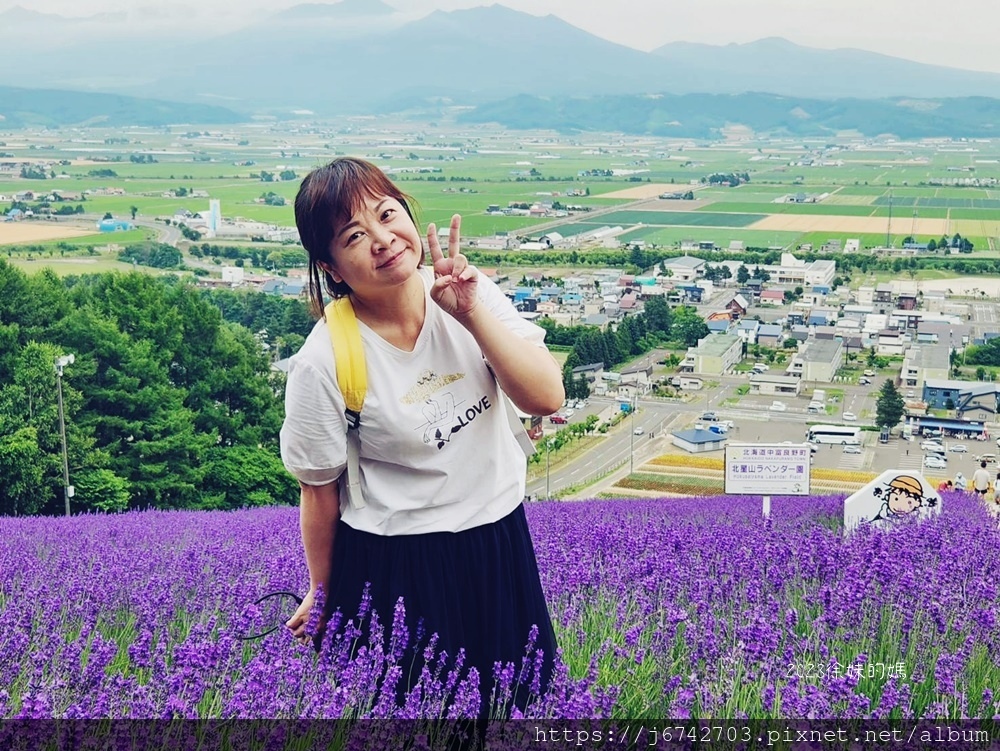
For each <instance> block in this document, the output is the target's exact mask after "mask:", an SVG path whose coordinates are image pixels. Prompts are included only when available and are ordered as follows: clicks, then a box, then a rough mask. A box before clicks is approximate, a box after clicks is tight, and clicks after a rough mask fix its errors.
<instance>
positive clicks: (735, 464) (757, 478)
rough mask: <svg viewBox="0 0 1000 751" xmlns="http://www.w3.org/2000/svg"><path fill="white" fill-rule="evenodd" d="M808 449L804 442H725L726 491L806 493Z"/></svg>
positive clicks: (742, 492) (807, 484) (807, 485)
mask: <svg viewBox="0 0 1000 751" xmlns="http://www.w3.org/2000/svg"><path fill="white" fill-rule="evenodd" d="M810 451H811V449H810V447H809V445H808V444H804V443H803V444H792V443H730V444H727V445H726V493H730V494H733V495H766V496H771V495H809V457H810ZM765 513H766V511H765Z"/></svg>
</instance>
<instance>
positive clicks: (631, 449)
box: [628, 394, 638, 475]
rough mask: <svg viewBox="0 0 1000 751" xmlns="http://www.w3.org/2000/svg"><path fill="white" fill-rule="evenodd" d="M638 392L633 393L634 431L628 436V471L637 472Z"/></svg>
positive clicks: (630, 472)
mask: <svg viewBox="0 0 1000 751" xmlns="http://www.w3.org/2000/svg"><path fill="white" fill-rule="evenodd" d="M637 400H638V394H632V432H631V434H630V435H629V438H628V473H629V474H630V475H631V474H632V473H633V472H635V405H636V401H637Z"/></svg>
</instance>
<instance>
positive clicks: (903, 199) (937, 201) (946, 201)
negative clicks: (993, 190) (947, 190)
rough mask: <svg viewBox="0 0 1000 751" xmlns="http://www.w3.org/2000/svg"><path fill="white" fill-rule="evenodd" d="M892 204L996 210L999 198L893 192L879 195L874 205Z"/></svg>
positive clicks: (999, 203) (999, 206)
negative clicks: (942, 196)
mask: <svg viewBox="0 0 1000 751" xmlns="http://www.w3.org/2000/svg"><path fill="white" fill-rule="evenodd" d="M890 200H891V202H892V205H893V206H900V207H910V206H912V207H914V208H923V207H925V206H926V207H930V208H943V209H980V210H983V209H989V210H991V211H996V210H998V209H1000V200H998V199H989V198H934V197H928V196H897V195H896V194H895V193H893V195H892V198H891V199H890V198H889V197H888V196H880V197H879V198H876V199H875V201H874V204H875V205H876V206H888V205H889V202H890Z"/></svg>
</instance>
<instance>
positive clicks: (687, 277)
mask: <svg viewBox="0 0 1000 751" xmlns="http://www.w3.org/2000/svg"><path fill="white" fill-rule="evenodd" d="M660 265H661V266H663V268H665V269H666V270H667V271H669V272H670V273H669V274H668V276H669V277H670V278H671V279H675V280H677V281H679V282H693V281H694V280H695V279H699V278H700V277H702V276H704V275H705V262H704V261H703V260H702V259H700V258H695V257H693V256H681V257H680V258H667V259H666V260H664V261H663V262H662V263H661V264H660Z"/></svg>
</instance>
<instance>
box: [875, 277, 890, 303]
mask: <svg viewBox="0 0 1000 751" xmlns="http://www.w3.org/2000/svg"><path fill="white" fill-rule="evenodd" d="M872 303H873V304H875V305H877V306H884V307H892V284H890V283H889V282H882V283H881V284H879V285H878V286H877V287H875V297H874V299H873V300H872Z"/></svg>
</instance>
